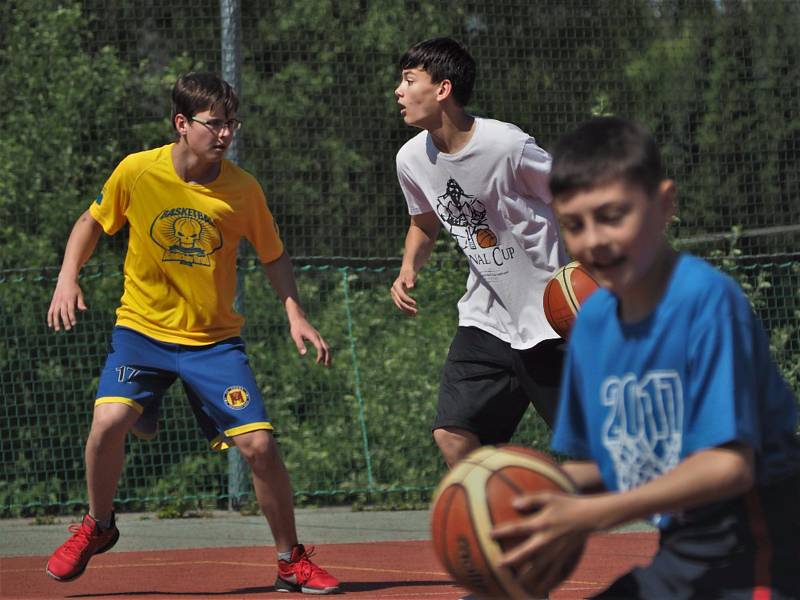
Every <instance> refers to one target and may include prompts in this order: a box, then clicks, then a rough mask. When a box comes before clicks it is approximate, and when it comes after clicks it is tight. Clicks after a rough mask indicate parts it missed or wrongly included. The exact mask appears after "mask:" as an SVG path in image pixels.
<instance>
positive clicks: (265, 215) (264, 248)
mask: <svg viewBox="0 0 800 600" xmlns="http://www.w3.org/2000/svg"><path fill="white" fill-rule="evenodd" d="M249 204H250V207H251V209H250V210H251V215H250V216H251V218H249V219H248V220H247V232H246V233H245V237H246V238H247V239H248V240H249V241H250V243H251V244H252V245H253V248H255V250H256V254H258V258H259V260H261V262H262V263H268V262H272V261H273V260H277V259H278V258H280V256H281V254H283V250H284V247H283V241H282V240H281V237H280V232H279V231H278V224H277V223H276V222H275V219H274V218H273V216H272V212H270V210H269V207H268V206H267V199H266V197H265V196H264V191H263V190H262V189H261V186H260V185H258V183H256V184H255V186H254V191H253V199H252V202H250V203H249Z"/></svg>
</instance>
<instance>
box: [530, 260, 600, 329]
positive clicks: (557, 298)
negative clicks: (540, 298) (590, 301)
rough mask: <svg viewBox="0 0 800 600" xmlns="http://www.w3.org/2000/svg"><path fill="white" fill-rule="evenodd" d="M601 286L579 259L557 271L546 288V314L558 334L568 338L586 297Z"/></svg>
mask: <svg viewBox="0 0 800 600" xmlns="http://www.w3.org/2000/svg"><path fill="white" fill-rule="evenodd" d="M598 287H600V286H599V285H598V284H597V282H596V281H595V280H594V278H593V277H592V276H591V275H589V271H587V270H586V269H585V268H584V267H583V266H582V265H581V264H580V263H579V262H578V261H572V262H571V263H569V264H567V265H564V266H563V267H561V268H560V269H559V270H558V271H556V272H555V274H554V275H553V278H552V279H551V280H550V281H548V282H547V286H545V288H544V314H545V316H546V317H547V322H548V323H550V327H552V328H553V329H554V330H555V331H556V333H557V334H558V335H560V336H561V337H562V338H566V337H567V336H568V335H569V330H570V329H572V324H573V323H574V322H575V316H576V315H577V314H578V310H579V309H580V307H581V304H583V303H584V302H585V301H586V299H587V298H588V297H589V296H591V295H592V293H593V292H594V291H595V290H596V289H597V288H598Z"/></svg>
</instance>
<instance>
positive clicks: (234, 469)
mask: <svg viewBox="0 0 800 600" xmlns="http://www.w3.org/2000/svg"><path fill="white" fill-rule="evenodd" d="M219 9H220V25H221V27H220V29H221V38H222V42H221V44H222V78H223V79H224V80H225V81H227V82H228V83H229V84H230V85H231V86H232V87H233V89H235V90H236V93H237V94H239V97H240V98H241V89H242V88H241V82H240V72H241V63H242V50H241V48H242V8H241V4H240V3H239V0H220V2H219ZM227 157H228V160H230V161H232V162H234V163H236V164H240V162H241V160H242V132H241V131H239V132H238V133H237V134H236V135H235V136H234V138H233V142H232V143H231V145H230V147H229V148H228V153H227ZM239 254H240V255H241V254H242V245H241V244H240V245H239ZM234 308H235V309H236V311H237V312H239V313H240V314H244V310H245V298H244V276H243V275H242V271H241V269H239V270H237V274H236V297H235V300H234ZM248 489H249V486H248V481H247V468H246V464H245V460H244V457H243V456H242V454H241V452H239V450H238V449H237V448H230V449H229V450H228V510H238V509H239V507H240V506H241V504H242V496H243V495H244V493H245V491H246V490H248Z"/></svg>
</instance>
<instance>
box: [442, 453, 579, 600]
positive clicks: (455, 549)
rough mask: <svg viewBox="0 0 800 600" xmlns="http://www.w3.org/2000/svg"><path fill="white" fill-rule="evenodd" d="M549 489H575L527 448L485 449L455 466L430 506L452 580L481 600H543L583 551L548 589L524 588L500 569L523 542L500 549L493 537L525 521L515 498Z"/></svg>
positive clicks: (549, 463)
mask: <svg viewBox="0 0 800 600" xmlns="http://www.w3.org/2000/svg"><path fill="white" fill-rule="evenodd" d="M547 490H551V491H564V492H569V493H573V492H574V491H575V485H574V484H573V482H572V480H571V479H570V477H569V475H567V473H566V472H565V471H564V470H563V469H561V467H560V466H559V465H558V464H557V463H556V462H555V461H554V460H553V459H552V458H550V457H549V456H548V455H546V454H544V453H542V452H537V451H536V450H532V449H530V448H525V447H523V446H514V445H507V446H499V447H494V446H483V447H481V448H479V449H477V450H475V451H474V452H472V453H471V454H469V455H468V456H467V457H466V458H465V459H464V460H462V461H461V462H459V463H458V464H457V465H456V466H455V467H453V469H452V470H451V471H450V472H449V473H448V474H447V475H446V476H445V477H444V478H443V479H442V481H441V483H440V484H439V487H438V488H437V489H436V492H435V493H434V497H433V503H432V505H431V533H432V540H433V547H434V551H435V553H436V555H437V557H438V558H439V561H440V562H441V563H442V565H443V566H444V568H445V569H447V571H448V572H449V573H450V575H451V576H452V577H453V579H455V581H456V582H457V583H459V584H460V585H462V586H464V587H465V588H467V589H469V590H470V591H471V592H472V593H474V594H476V595H477V596H478V597H480V598H531V597H542V596H546V595H547V593H548V592H549V591H550V590H551V589H553V588H555V587H556V586H558V585H559V584H560V583H561V582H562V581H564V579H566V578H567V576H568V575H569V574H570V573H571V572H572V571H573V569H574V568H575V566H576V565H577V564H578V561H579V560H580V557H581V555H582V553H583V547H580V548H578V549H577V550H575V551H573V552H571V553H570V554H569V555H568V556H567V557H565V560H564V561H563V562H561V563H560V564H559V567H558V571H559V572H558V573H557V574H556V573H554V574H553V577H552V578H549V582H548V583H545V585H546V586H547V588H548V589H544V588H542V587H541V585H542V583H544V582H539V583H534V584H530V585H528V586H526V587H524V588H523V587H522V586H521V585H520V584H519V583H517V581H516V580H515V573H514V571H513V570H512V569H510V568H507V567H502V568H501V567H498V566H496V565H497V562H498V560H499V558H500V556H501V555H502V554H503V553H504V552H506V551H508V550H510V549H511V548H512V547H513V546H514V545H516V544H517V543H519V542H520V541H522V540H517V541H515V542H514V543H511V544H509V543H508V542H503V544H502V545H501V543H499V542H498V541H495V540H493V539H492V538H491V537H490V536H489V532H490V531H491V530H492V528H494V527H495V526H497V525H499V524H501V523H504V522H506V521H511V520H516V519H518V518H519V517H520V516H522V515H521V513H519V512H517V510H516V509H515V508H513V507H512V506H511V501H512V500H513V499H514V497H515V496H517V495H518V494H520V493H522V492H536V491H547Z"/></svg>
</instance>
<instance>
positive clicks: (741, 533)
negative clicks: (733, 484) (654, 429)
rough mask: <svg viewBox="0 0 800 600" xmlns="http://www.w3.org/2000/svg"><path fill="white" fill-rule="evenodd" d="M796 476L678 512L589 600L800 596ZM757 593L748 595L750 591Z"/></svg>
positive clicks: (781, 599) (785, 599) (799, 483)
mask: <svg viewBox="0 0 800 600" xmlns="http://www.w3.org/2000/svg"><path fill="white" fill-rule="evenodd" d="M798 506H800V475H796V476H794V477H791V478H789V479H786V480H785V481H782V482H779V483H774V484H771V485H767V486H758V487H757V488H755V489H754V490H752V491H751V492H749V493H748V494H746V495H745V496H742V497H739V498H736V499H734V500H731V501H728V502H722V503H717V504H714V505H710V506H707V507H703V508H700V509H696V510H693V511H689V512H687V513H686V515H685V518H684V519H683V520H682V521H681V522H678V523H676V524H675V525H674V526H671V527H669V528H667V529H665V530H664V531H663V532H662V533H661V539H660V540H659V548H658V552H657V553H656V555H655V556H654V557H653V560H652V562H651V563H650V564H649V565H647V566H646V567H637V568H635V569H633V570H632V571H631V572H629V573H627V574H625V575H623V576H622V577H621V578H619V579H617V580H616V581H615V582H614V583H613V584H612V585H611V586H610V587H609V588H608V589H606V590H605V591H604V592H602V593H600V594H598V595H597V596H593V598H594V599H602V600H611V599H614V600H617V599H622V598H624V599H625V600H630V599H637V598H642V599H644V598H647V599H648V600H652V599H661V598H664V599H667V598H669V599H670V600H673V599H674V600H681V599H693V600H694V599H696V600H700V599H702V600H709V599H723V598H724V599H725V600H745V599H747V600H752V599H753V598H770V600H790V599H793V600H798V599H800V511H798ZM757 591H758V592H759V593H756V592H757Z"/></svg>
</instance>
